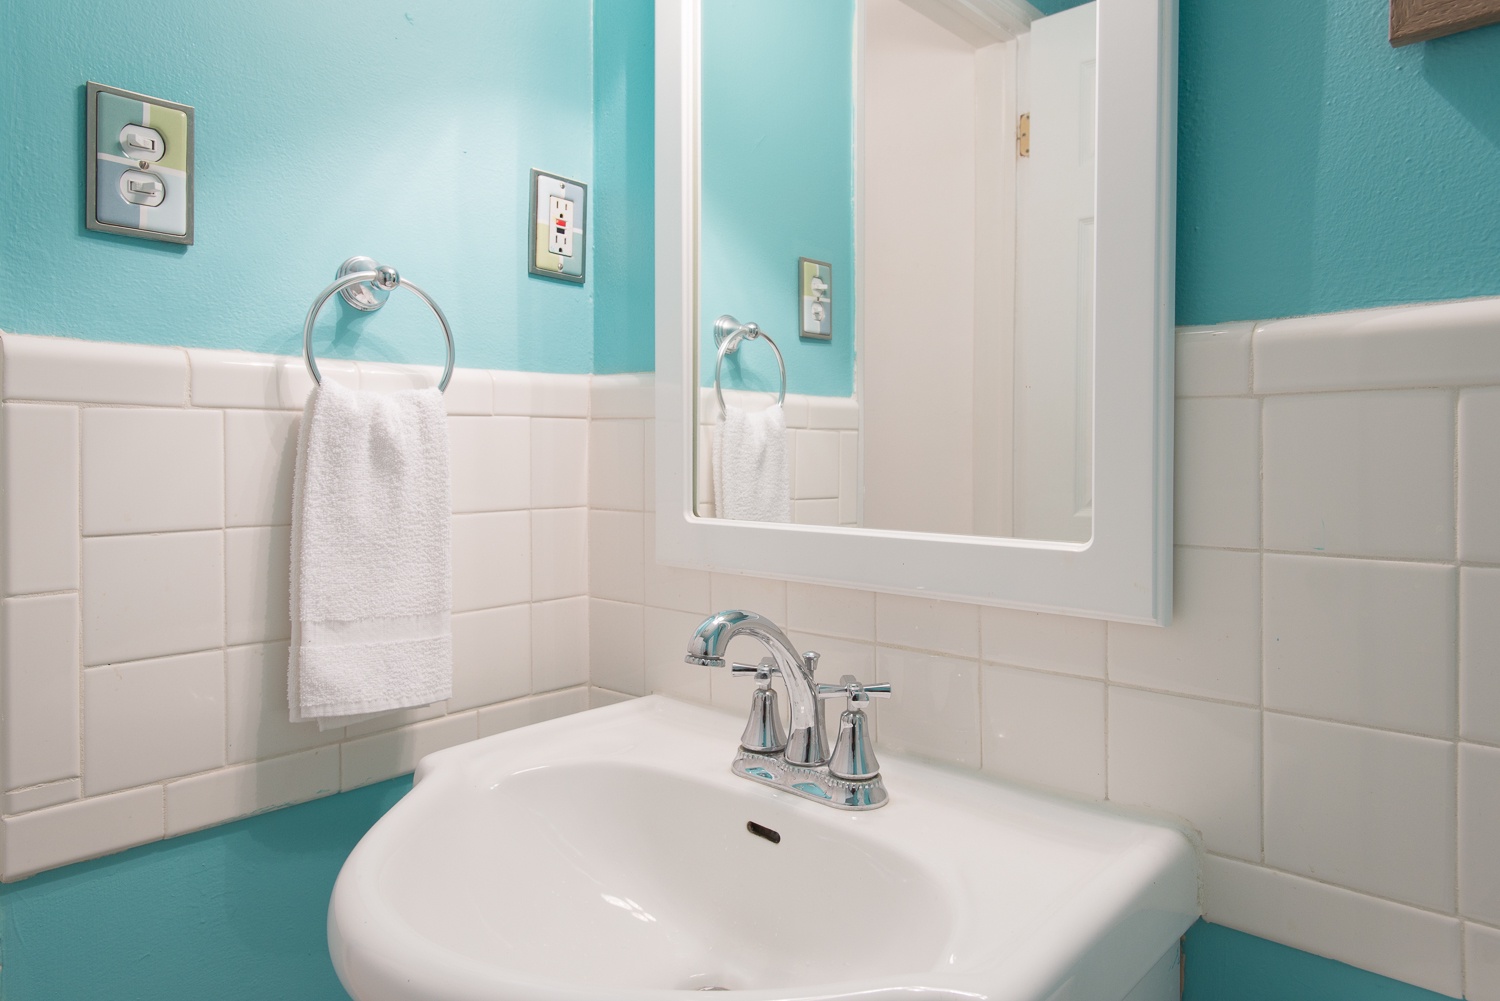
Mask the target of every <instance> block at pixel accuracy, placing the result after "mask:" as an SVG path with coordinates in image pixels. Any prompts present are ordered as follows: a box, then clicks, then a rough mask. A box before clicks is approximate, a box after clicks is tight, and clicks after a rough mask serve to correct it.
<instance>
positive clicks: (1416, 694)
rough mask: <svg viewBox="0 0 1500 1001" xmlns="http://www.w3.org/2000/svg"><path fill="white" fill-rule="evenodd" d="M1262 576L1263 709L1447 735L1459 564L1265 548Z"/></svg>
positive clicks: (1451, 720)
mask: <svg viewBox="0 0 1500 1001" xmlns="http://www.w3.org/2000/svg"><path fill="white" fill-rule="evenodd" d="M1265 581H1266V583H1265V602H1266V609H1265V652H1266V654H1265V658H1266V659H1265V699H1266V706H1267V708H1270V709H1285V710H1288V711H1290V712H1295V713H1300V714H1302V715H1304V716H1321V717H1324V718H1327V719H1337V720H1343V721H1344V722H1347V723H1361V724H1364V725H1366V726H1376V727H1386V728H1389V729H1395V730H1411V731H1414V732H1417V733H1425V734H1430V735H1432V736H1439V737H1441V736H1447V737H1451V736H1452V735H1453V732H1454V727H1455V726H1456V725H1457V720H1456V719H1455V713H1454V710H1455V706H1456V703H1457V687H1458V666H1457V662H1456V651H1455V649H1454V632H1455V628H1454V627H1455V622H1456V621H1457V615H1458V572H1457V570H1455V569H1454V568H1453V567H1445V566H1437V565H1433V564H1424V563H1391V562H1386V561H1383V560H1345V559H1337V558H1334V557H1329V556H1278V555H1275V554H1268V555H1267V556H1266V558H1265Z"/></svg>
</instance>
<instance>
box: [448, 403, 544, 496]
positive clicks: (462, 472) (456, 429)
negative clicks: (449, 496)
mask: <svg viewBox="0 0 1500 1001" xmlns="http://www.w3.org/2000/svg"><path fill="white" fill-rule="evenodd" d="M448 452H449V458H450V460H451V461H450V465H449V468H450V470H451V475H452V478H453V510H454V512H455V513H466V512H474V511H519V510H521V509H523V508H526V507H530V506H531V426H530V422H529V421H528V420H527V419H526V418H524V417H454V418H451V419H450V420H449V421H448Z"/></svg>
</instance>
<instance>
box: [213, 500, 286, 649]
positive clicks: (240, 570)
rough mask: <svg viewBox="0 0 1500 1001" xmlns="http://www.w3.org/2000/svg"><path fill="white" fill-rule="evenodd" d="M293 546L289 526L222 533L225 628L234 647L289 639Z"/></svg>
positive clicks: (231, 530) (236, 529)
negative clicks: (289, 593) (289, 591)
mask: <svg viewBox="0 0 1500 1001" xmlns="http://www.w3.org/2000/svg"><path fill="white" fill-rule="evenodd" d="M291 546H292V529H291V526H290V525H277V526H274V527H270V528H231V529H229V530H228V531H227V532H225V533H224V566H225V570H226V573H225V595H224V601H225V625H226V628H227V630H228V635H229V640H228V642H229V644H230V645H231V646H233V645H236V644H241V643H262V642H265V641H267V640H284V639H287V638H288V637H290V636H291V628H292V627H291V607H290V598H289V595H288V584H289V581H290V578H291Z"/></svg>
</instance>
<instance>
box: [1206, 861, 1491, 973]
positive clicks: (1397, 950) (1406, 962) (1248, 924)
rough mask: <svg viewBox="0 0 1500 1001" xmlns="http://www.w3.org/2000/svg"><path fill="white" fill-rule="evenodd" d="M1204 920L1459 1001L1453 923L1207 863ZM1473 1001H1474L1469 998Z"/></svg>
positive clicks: (1266, 873)
mask: <svg viewBox="0 0 1500 1001" xmlns="http://www.w3.org/2000/svg"><path fill="white" fill-rule="evenodd" d="M1202 879H1203V916H1204V918H1206V919H1207V920H1209V921H1212V922H1214V923H1215V924H1221V925H1225V926H1226V927H1229V928H1236V929H1238V930H1240V931H1243V932H1247V933H1249V934H1251V935H1257V936H1259V937H1261V938H1265V939H1270V940H1271V941H1273V942H1280V943H1281V944H1283V945H1289V946H1292V947H1293V948H1295V949H1302V950H1305V951H1309V952H1313V953H1316V954H1317V955H1320V956H1327V957H1328V958H1330V959H1336V960H1338V961H1339V962H1342V963H1349V964H1350V965H1353V966H1358V967H1360V968H1362V969H1366V970H1370V971H1373V972H1375V973H1379V974H1381V975H1383V976H1387V977H1394V978H1396V979H1398V980H1404V981H1406V982H1407V983H1411V984H1416V985H1417V986H1419V987H1425V988H1427V989H1428V990H1433V991H1437V992H1439V993H1441V994H1447V995H1449V996H1452V997H1457V996H1458V995H1460V994H1462V993H1463V990H1462V984H1463V978H1462V958H1461V953H1460V951H1459V922H1458V920H1457V919H1456V918H1452V917H1448V916H1445V915H1441V914H1433V913H1432V912H1431V911H1423V910H1418V909H1417V908H1415V907H1406V906H1404V905H1402V904H1396V903H1392V902H1390V901H1388V900H1380V899H1378V898H1376V897H1371V896H1368V895H1366V894H1363V893H1355V892H1353V891H1351V890H1343V889H1340V888H1338V887H1335V886H1329V885H1327V884H1326V883H1317V882H1314V881H1313V880H1310V879H1303V878H1302V877H1300V876H1292V875H1288V874H1287V873H1284V872H1276V871H1274V870H1272V869H1266V868H1264V867H1262V866H1258V865H1250V864H1248V863H1245V862H1238V861H1235V860H1233V859H1226V858H1219V857H1217V856H1214V855H1209V856H1207V857H1205V858H1204V860H1203V877H1202ZM1471 999H1472V995H1471Z"/></svg>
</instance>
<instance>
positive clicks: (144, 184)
mask: <svg viewBox="0 0 1500 1001" xmlns="http://www.w3.org/2000/svg"><path fill="white" fill-rule="evenodd" d="M120 197H122V198H124V199H125V200H126V201H127V202H129V203H130V204H132V205H145V206H147V207H148V208H155V207H156V206H158V205H160V204H161V203H162V202H163V201H165V200H166V197H167V183H166V182H165V181H163V180H162V179H161V178H160V177H159V176H157V175H156V174H151V173H148V172H146V171H144V170H127V171H125V173H123V174H121V175H120Z"/></svg>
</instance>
